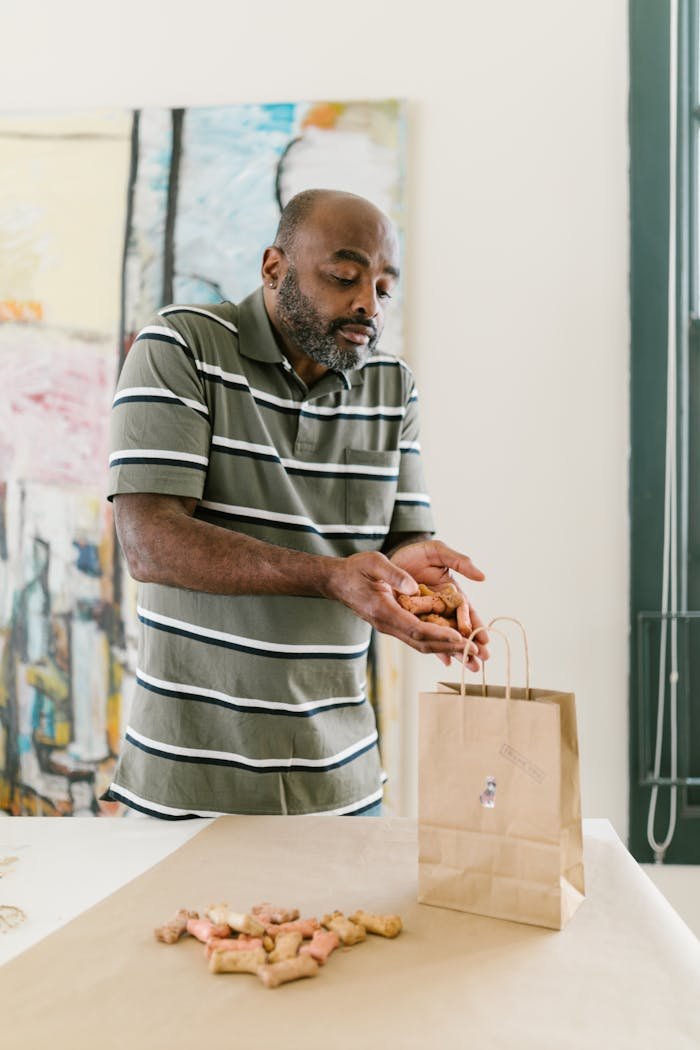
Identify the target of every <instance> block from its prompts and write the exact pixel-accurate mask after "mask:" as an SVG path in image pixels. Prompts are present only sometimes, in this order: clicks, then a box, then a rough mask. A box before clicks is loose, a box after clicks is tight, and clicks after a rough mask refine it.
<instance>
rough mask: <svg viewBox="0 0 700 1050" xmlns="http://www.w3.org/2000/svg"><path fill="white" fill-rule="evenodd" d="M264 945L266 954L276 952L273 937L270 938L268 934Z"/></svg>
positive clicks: (264, 938) (264, 939)
mask: <svg viewBox="0 0 700 1050" xmlns="http://www.w3.org/2000/svg"><path fill="white" fill-rule="evenodd" d="M262 944H263V948H264V949H265V951H266V952H271V951H273V950H274V947H275V942H274V941H273V939H272V937H270V935H269V934H267V933H266V934H265V936H264V937H263V942H262Z"/></svg>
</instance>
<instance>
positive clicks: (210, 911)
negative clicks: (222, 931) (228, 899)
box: [204, 904, 231, 926]
mask: <svg viewBox="0 0 700 1050" xmlns="http://www.w3.org/2000/svg"><path fill="white" fill-rule="evenodd" d="M230 911H231V908H230V906H229V905H228V904H210V905H209V907H208V908H206V909H205V911H204V914H205V915H206V917H207V919H209V920H210V921H211V922H213V923H216V925H217V926H218V925H219V924H220V923H222V922H226V916H227V915H228V913H229V912H230Z"/></svg>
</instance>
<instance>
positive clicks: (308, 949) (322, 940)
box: [299, 930, 340, 966]
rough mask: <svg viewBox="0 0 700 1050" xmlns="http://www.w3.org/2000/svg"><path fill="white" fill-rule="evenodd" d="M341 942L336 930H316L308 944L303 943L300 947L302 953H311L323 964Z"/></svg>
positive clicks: (312, 956)
mask: <svg viewBox="0 0 700 1050" xmlns="http://www.w3.org/2000/svg"><path fill="white" fill-rule="evenodd" d="M339 944H340V937H339V936H338V934H337V933H336V932H335V930H316V933H315V934H314V935H313V937H312V938H311V940H310V941H309V943H308V944H302V946H301V948H300V949H299V954H300V955H310V956H311V958H312V959H315V960H316V962H317V963H319V964H320V965H321V966H323V964H324V963H325V961H326V959H327V958H328V956H329V955H330V954H331V952H334V951H335V949H336V948H337V947H338V945H339Z"/></svg>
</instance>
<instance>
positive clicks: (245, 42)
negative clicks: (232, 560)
mask: <svg viewBox="0 0 700 1050" xmlns="http://www.w3.org/2000/svg"><path fill="white" fill-rule="evenodd" d="M2 50H3V60H2V63H1V64H0V99H2V105H3V107H6V108H10V107H11V108H15V107H17V108H24V107H31V106H37V107H66V106H79V107H84V106H86V105H95V106H99V105H129V106H142V105H147V104H165V105H194V104H197V103H226V102H237V101H277V100H285V99H290V98H291V99H295V98H302V99H303V98H328V97H330V98H334V97H335V98H353V97H355V98H360V97H386V96H394V97H396V96H399V97H405V98H407V99H409V100H410V103H411V132H410V171H409V174H410V221H409V231H408V232H409V236H408V250H409V258H408V260H407V265H408V286H409V287H408V293H409V301H410V302H409V313H408V326H407V327H408V332H409V346H408V356H409V358H410V360H411V361H412V363H413V365H414V367H415V370H416V372H417V375H418V382H419V389H420V392H421V397H422V414H423V438H424V444H425V446H426V449H427V452H426V461H427V469H428V474H429V482H430V487H431V491H432V494H433V500H434V504H435V510H436V513H437V518H438V522H439V524H440V532H441V535H442V537H443V538H444V539H446V540H448V541H450V542H452V543H453V544H454V545H455V546H458V547H460V548H462V549H463V550H465V551H467V552H468V553H470V554H471V555H472V556H473V557H474V559H475V561H476V562H477V564H478V565H480V566H481V567H482V568H483V569H484V570H485V571H486V572H487V574H488V580H487V582H486V583H484V584H482V585H480V586H478V587H474V588H473V596H474V600H475V602H477V601H478V607H479V608H480V609H481V610H482V612H483V613H484V614H485V615H486V616H489V617H490V616H493V615H496V614H498V613H510V614H514V615H517V616H519V617H520V618H521V619H523V620H524V621H525V623H526V624H527V626H528V628H529V631H530V638H531V646H532V655H533V663H534V670H535V680H536V683H537V684H538V685H545V686H555V687H561V688H565V689H573V690H575V692H576V694H577V698H578V704H579V725H580V735H581V749H582V757H583V798H584V811H585V813H586V814H587V815H589V816H607V817H609V818H610V819H611V820H612V821H613V823H614V824H615V827H616V828H617V830H618V831H619V832H620V833H621V834H622V835H623V836H626V812H627V798H626V796H627V630H628V625H627V591H628V586H627V575H628V539H627V435H628V380H627V375H628V342H629V332H628V293H627V271H628V229H627V223H628V215H627V211H628V189H627V123H626V116H627V114H626V107H627V5H626V3H625V2H624V0H586V3H581V0H501V2H498V3H484V2H483V0H455V2H454V3H450V2H447V0H431V2H430V3H427V4H422V5H420V6H418V5H412V4H409V3H408V2H407V0H355V2H354V3H352V4H348V5H344V6H341V7H337V6H335V5H332V4H330V3H328V0H296V2H293V0H265V2H259V3H245V4H242V3H231V2H228V3H214V2H212V0H199V2H198V3H196V4H193V3H191V2H189V0H188V2H186V3H185V2H181V0H168V2H166V0H152V2H148V0H141V2H138V3H137V2H134V0H121V2H120V3H118V4H109V5H108V4H97V3H95V2H94V0H85V2H83V0H64V2H63V3H60V4H57V3H53V2H51V0H49V2H45V3H43V4H41V3H34V4H30V5H20V4H19V3H16V4H15V5H13V6H11V7H10V9H9V11H8V10H7V9H5V10H4V12H3V49H2ZM405 671H406V674H405V692H406V696H405V702H406V704H407V705H409V709H410V711H413V701H412V698H413V697H414V696H415V694H416V693H417V691H418V689H419V688H429V687H430V686H431V684H432V683H433V681H434V680H435V678H436V677H438V675H439V673H440V671H441V667H440V665H439V664H438V663H437V661H435V660H434V659H432V658H426V657H421V658H413V656H411V655H410V654H409V655H408V656H407V660H406V667H405ZM410 741H411V734H410V733H409V743H410ZM413 791H414V787H413V780H412V777H411V776H409V778H408V782H407V796H406V797H407V799H408V801H407V807H408V808H409V809H410V800H411V798H412V793H413Z"/></svg>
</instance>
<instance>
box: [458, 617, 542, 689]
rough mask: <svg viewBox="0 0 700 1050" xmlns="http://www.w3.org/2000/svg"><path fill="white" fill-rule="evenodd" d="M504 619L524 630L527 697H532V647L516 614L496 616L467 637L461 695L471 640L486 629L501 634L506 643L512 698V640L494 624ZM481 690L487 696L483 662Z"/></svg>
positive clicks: (507, 682)
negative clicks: (529, 645) (530, 647)
mask: <svg viewBox="0 0 700 1050" xmlns="http://www.w3.org/2000/svg"><path fill="white" fill-rule="evenodd" d="M502 621H508V622H509V623H514V624H517V626H518V627H519V628H520V630H521V631H522V635H523V644H524V646H525V699H526V700H529V699H530V649H529V647H528V644H527V631H526V630H525V627H524V626H523V624H522V623H521V622H520V620H516V619H515V617H514V616H494V618H493V620H491V621H490V622H489V623H488V624H487V625H486V627H475V628H474V630H473V631H472V632H471V634H470V635H469V637H468V638H467V644H466V645H465V646H464V653H463V654H462V679H461V685H460V696H464V669H465V665H466V659H467V656H468V655H469V652H468V650H469V642H471V640H472V638H473V637H474V635H475V634H478V633H479V631H484V630H485V631H488V632H489V633H491V632H495V633H496V634H500V636H501V638H503V640H504V641H505V643H506V700H510V642H509V640H508V637H507V635H506V634H504V632H503V631H499V629H498V628H497V627H494V626H493V625H494V624H495V623H501V622H502ZM481 692H482V696H486V667H485V666H484V664H483V663H482V664H481Z"/></svg>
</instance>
